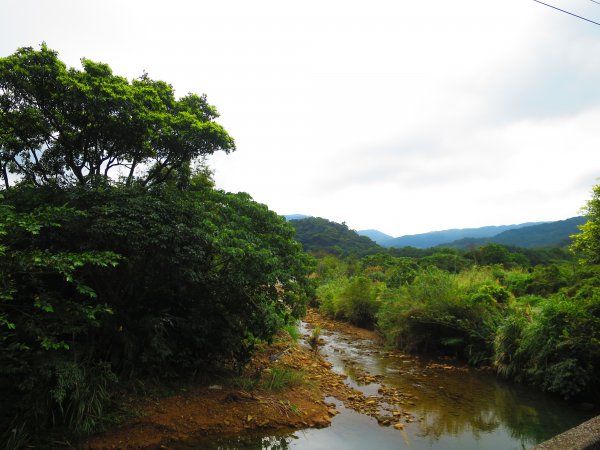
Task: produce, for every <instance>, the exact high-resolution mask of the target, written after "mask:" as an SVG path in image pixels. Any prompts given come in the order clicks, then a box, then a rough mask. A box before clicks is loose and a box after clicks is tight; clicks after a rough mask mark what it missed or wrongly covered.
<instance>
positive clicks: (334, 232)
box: [290, 217, 383, 256]
mask: <svg viewBox="0 0 600 450" xmlns="http://www.w3.org/2000/svg"><path fill="white" fill-rule="evenodd" d="M290 224H292V226H293V227H294V228H295V229H296V240H297V241H298V242H300V243H301V244H302V246H303V247H304V250H305V251H307V252H310V253H317V254H323V253H329V254H332V255H337V256H351V255H353V256H364V255H368V254H372V253H377V252H380V251H382V250H383V248H382V247H380V246H379V245H377V244H376V243H375V242H373V241H372V240H371V239H369V238H368V237H366V236H359V235H358V233H357V232H356V231H354V230H350V229H349V228H348V227H347V226H346V224H344V223H342V224H339V223H336V222H331V221H329V220H327V219H323V218H321V217H307V218H305V219H300V220H293V221H290Z"/></svg>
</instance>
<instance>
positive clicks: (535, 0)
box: [533, 0, 600, 26]
mask: <svg viewBox="0 0 600 450" xmlns="http://www.w3.org/2000/svg"><path fill="white" fill-rule="evenodd" d="M533 1H534V2H537V3H541V4H542V5H545V6H548V7H549V8H553V9H556V10H558V11H560V12H564V13H565V14H569V15H571V16H575V17H577V18H578V19H581V20H585V21H586V22H591V23H593V24H594V25H598V26H600V23H598V22H594V21H593V20H590V19H586V18H585V17H581V16H578V15H577V14H573V13H572V12H569V11H565V10H564V9H560V8H557V7H556V6H552V5H549V4H548V3H544V2H540V0H533ZM594 3H598V2H594Z"/></svg>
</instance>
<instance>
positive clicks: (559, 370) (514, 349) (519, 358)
mask: <svg viewBox="0 0 600 450" xmlns="http://www.w3.org/2000/svg"><path fill="white" fill-rule="evenodd" d="M495 350H496V351H495V353H496V354H495V358H496V366H497V368H498V371H499V373H500V374H502V375H504V376H509V377H514V378H516V379H519V380H523V381H528V382H531V383H533V384H536V385H538V386H540V387H541V388H542V389H544V390H547V391H550V392H556V393H558V394H560V395H562V396H564V397H567V398H568V397H574V396H577V395H579V394H582V393H587V394H592V395H594V396H596V397H597V396H598V395H599V394H600V392H598V391H597V389H598V388H597V387H598V386H599V385H600V384H599V383H600V375H599V374H600V296H596V297H594V298H591V299H588V300H585V301H582V300H578V299H572V298H568V297H565V296H564V295H556V296H553V297H550V298H547V299H542V300H541V301H539V302H538V304H537V306H535V307H534V308H531V307H529V306H525V307H521V308H518V309H516V310H515V311H514V313H513V314H512V315H511V316H510V317H508V318H507V319H506V321H505V322H504V323H503V324H502V326H500V327H499V329H498V332H497V335H496V346H495ZM594 390H595V391H594Z"/></svg>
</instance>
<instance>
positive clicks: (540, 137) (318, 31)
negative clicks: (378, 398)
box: [0, 0, 600, 235]
mask: <svg viewBox="0 0 600 450" xmlns="http://www.w3.org/2000/svg"><path fill="white" fill-rule="evenodd" d="M556 5H557V6H559V7H563V8H565V9H569V8H572V9H575V12H577V13H578V14H582V15H586V16H587V17H590V18H591V19H594V20H599V21H600V7H598V6H597V5H594V4H592V3H591V2H583V1H580V2H566V0H557V1H556ZM43 40H45V41H47V43H48V44H49V45H50V46H51V47H52V48H55V49H56V50H58V51H59V53H60V56H61V58H62V59H63V60H65V61H67V62H68V63H69V64H71V65H77V64H78V60H79V58H80V57H82V56H86V57H89V58H91V59H94V60H100V61H104V62H107V63H109V64H110V65H111V67H112V68H113V70H114V71H115V73H118V74H122V75H125V76H127V77H130V78H132V77H136V76H139V75H140V74H141V73H142V71H143V70H146V71H147V72H148V73H149V74H150V76H152V77H154V78H158V79H164V80H166V81H168V82H170V83H172V84H173V85H174V87H175V89H176V90H177V92H178V93H179V94H181V95H183V94H185V93H187V92H190V91H191V92H197V93H203V92H204V93H206V94H207V95H208V98H209V101H210V102H211V103H213V104H214V105H216V106H217V108H218V109H219V111H220V112H221V115H222V116H221V119H220V122H221V123H222V124H223V125H224V126H225V127H226V128H227V129H228V130H229V132H230V133H231V134H232V135H233V136H234V137H235V138H236V141H237V144H238V151H237V152H236V153H234V154H232V155H228V156H226V155H216V156H214V157H213V158H211V163H212V164H213V165H214V168H215V169H216V179H217V184H218V185H219V186H221V187H223V188H225V189H228V190H233V191H238V190H241V191H247V192H249V193H250V194H252V195H253V196H254V197H255V198H256V199H257V200H258V201H261V202H263V203H266V204H268V205H269V206H270V207H271V208H272V209H274V210H276V211H277V212H279V213H282V214H283V213H291V212H298V213H306V214H313V215H321V216H323V217H327V218H330V219H332V220H337V221H346V222H347V223H348V225H349V226H351V227H353V228H356V229H360V228H378V229H381V230H382V231H385V232H387V233H390V234H394V235H400V234H406V233H414V232H421V231H428V230H433V229H441V228H451V227H471V226H479V225H490V224H504V223H515V222H526V221H534V220H553V219H561V218H566V217H568V216H571V215H574V214H576V213H577V211H578V209H579V207H580V206H582V205H583V203H584V202H585V200H586V199H587V198H588V197H589V192H590V189H591V185H592V184H594V183H596V182H597V180H596V177H597V176H598V173H599V169H600V160H599V158H598V157H597V156H596V155H597V154H598V152H597V150H596V149H597V147H598V143H599V142H598V141H599V140H598V138H597V133H596V132H595V129H596V128H597V126H596V124H597V123H598V119H600V113H599V109H598V108H599V106H600V104H599V103H600V88H598V87H597V86H600V84H598V83H597V82H596V81H597V80H598V79H599V76H600V63H599V62H598V61H597V59H596V58H594V55H595V54H597V52H598V50H600V48H599V47H600V27H598V26H595V25H592V24H589V23H586V22H583V21H580V20H578V19H576V18H573V17H570V16H567V15H565V14H562V13H559V12H557V11H553V10H551V9H550V8H547V7H544V6H542V5H540V4H538V3H535V2H533V1H522V0H462V1H455V2H447V1H443V0H404V1H391V0H390V1H386V0H353V1H341V0H320V1H314V0H303V1H300V0H270V1H260V2H247V1H242V0H235V1H234V0H227V1H223V0H220V1H217V0H213V1H191V0H190V1H185V0H175V1H168V2H167V1H164V0H161V1H159V0H154V1H141V0H139V1H133V0H130V1H116V0H108V1H102V2H100V1H86V2H81V1H77V0H57V1H54V2H48V1H45V0H18V1H17V0H5V1H4V2H3V3H2V4H1V5H0V53H1V54H3V55H7V54H10V53H12V52H13V51H14V50H15V49H16V48H17V47H18V46H23V45H32V46H35V45H38V44H39V43H40V42H41V41H43Z"/></svg>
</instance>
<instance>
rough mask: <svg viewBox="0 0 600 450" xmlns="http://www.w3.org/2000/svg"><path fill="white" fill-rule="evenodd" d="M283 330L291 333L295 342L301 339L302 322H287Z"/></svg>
mask: <svg viewBox="0 0 600 450" xmlns="http://www.w3.org/2000/svg"><path fill="white" fill-rule="evenodd" d="M282 330H283V331H285V332H286V333H287V334H289V335H290V338H291V339H292V341H293V342H298V341H299V340H300V323H299V321H298V320H293V321H292V322H291V323H286V324H285V325H284V326H283V327H282Z"/></svg>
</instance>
